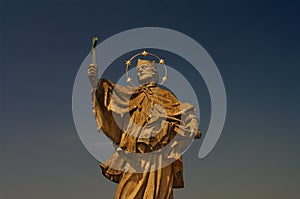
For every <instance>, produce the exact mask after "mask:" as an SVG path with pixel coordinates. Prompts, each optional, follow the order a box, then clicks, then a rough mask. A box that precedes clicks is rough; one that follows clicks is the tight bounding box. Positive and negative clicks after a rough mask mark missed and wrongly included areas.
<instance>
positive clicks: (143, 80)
mask: <svg viewBox="0 0 300 199" xmlns="http://www.w3.org/2000/svg"><path fill="white" fill-rule="evenodd" d="M155 75H156V69H155V68H154V66H153V65H152V64H142V65H139V66H137V76H138V80H139V82H140V84H147V83H150V82H155V79H154V77H155Z"/></svg>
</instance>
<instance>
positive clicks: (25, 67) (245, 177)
mask: <svg viewBox="0 0 300 199" xmlns="http://www.w3.org/2000/svg"><path fill="white" fill-rule="evenodd" d="M0 6H1V8H0V9H1V21H0V23H1V31H0V33H1V34H0V36H1V37H0V38H1V39H0V41H1V42H0V43H1V48H0V60H1V62H0V64H1V67H0V70H1V71H0V72H1V80H0V82H1V87H0V89H1V90H0V91H1V92H0V99H1V101H0V102H1V104H0V106H1V113H0V116H1V117H0V118H1V120H0V121H1V123H0V124H1V126H0V130H1V134H0V144H1V153H0V155H1V159H0V162H1V164H0V169H1V170H0V171H1V173H0V179H1V180H0V183H1V187H0V194H1V195H0V196H1V198H5V199H6V198H7V199H14V198H20V197H22V198H29V199H32V198H45V199H48V198H64V199H68V198H72V199H81V198H113V195H114V192H115V189H116V186H117V185H116V184H114V183H112V182H110V181H108V180H107V179H105V178H104V177H103V176H102V174H101V172H100V168H99V162H98V160H96V159H95V158H93V156H92V155H91V154H89V152H88V151H87V150H86V149H85V147H84V146H83V144H82V143H81V141H80V139H79V136H78V134H77V131H76V128H75V124H74V121H73V115H72V89H73V85H74V81H75V78H76V74H77V71H78V70H79V67H80V65H81V63H82V62H83V60H84V59H85V57H86V56H87V55H88V54H89V53H90V47H91V38H92V36H94V35H98V36H99V39H100V41H103V40H105V39H107V38H109V37H111V36H113V35H115V34H117V33H120V32H122V31H125V30H129V29H133V28H139V27H164V28H169V29H173V30H176V31H179V32H182V33H184V34H186V35H188V36H189V37H191V38H193V39H194V40H196V41H197V42H198V43H199V44H201V45H202V46H203V47H204V48H205V50H206V51H207V52H208V53H209V54H210V56H211V57H212V59H213V60H214V62H215V63H216V65H217V66H218V69H219V71H220V73H221V75H222V78H223V81H224V85H225V88H226V93H227V117H226V122H225V126H224V129H223V132H222V135H221V137H220V139H219V141H218V143H217V144H216V146H215V147H214V149H213V150H212V152H211V153H210V154H209V155H208V156H207V157H206V158H204V159H199V158H198V151H199V148H200V146H201V144H202V141H203V139H201V140H195V141H194V142H193V144H192V146H191V147H190V148H189V150H188V151H187V152H186V153H185V154H184V155H183V159H184V179H185V188H184V189H178V190H174V197H175V198H176V199H180V198H185V199H186V198H207V199H217V198H226V199H227V198H228V199H240V198H243V199H248V198H258V199H260V198H262V199H266V198H271V199H275V198H291V199H293V198H299V196H300V190H299V188H298V185H299V184H300V172H299V169H300V158H299V152H300V146H299V144H298V142H299V139H300V134H299V133H300V130H299V128H298V127H299V125H298V124H299V116H297V114H298V113H299V111H300V105H299V101H300V93H299V85H300V80H299V78H298V75H299V72H300V69H299V65H300V61H299V53H300V37H299V35H300V27H299V24H300V14H299V12H298V10H299V6H300V4H299V3H297V1H282V0H281V1H255V0H251V1H237V0H236V1H233V0H227V1H224V0H219V1H216V0H211V1H201V0H197V1H196V0H187V1H179V0H173V1H170V0H152V1H137V0H130V1H129V0H113V1H100V0H98V1H96V0H92V1H82V0H73V1H70V0H64V1H59V0H45V1H34V0H28V1H20V0H10V1H8V0H5V1H3V0H2V1H1V3H0ZM162 53H163V52H162ZM170 58H171V59H172V56H171V57H170ZM121 61H122V60H119V61H118V60H117V61H116V62H115V64H116V65H117V64H119V63H121ZM178 61H179V59H178V58H176V57H174V59H173V62H174V63H176V62H178ZM183 63H184V62H183ZM186 76H188V77H189V78H191V80H195V78H197V77H194V74H193V73H187V74H186ZM169 78H171V77H169ZM199 81H201V80H199ZM198 90H200V91H198ZM198 90H197V92H199V95H200V96H204V97H203V98H204V99H203V102H202V104H203V107H204V108H203V110H202V109H201V110H202V111H203V112H201V118H202V117H203V122H202V121H201V122H202V123H203V126H200V128H201V130H203V132H204V135H205V130H206V128H207V123H208V119H207V118H209V114H210V109H209V99H207V90H206V88H205V87H204V86H202V83H201V86H200V87H199V89H198Z"/></svg>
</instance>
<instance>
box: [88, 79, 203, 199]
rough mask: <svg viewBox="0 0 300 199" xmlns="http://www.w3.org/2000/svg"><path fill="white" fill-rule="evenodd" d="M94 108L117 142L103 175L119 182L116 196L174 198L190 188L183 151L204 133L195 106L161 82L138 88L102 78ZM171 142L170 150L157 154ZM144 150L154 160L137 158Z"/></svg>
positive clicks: (102, 127)
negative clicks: (176, 191)
mask: <svg viewBox="0 0 300 199" xmlns="http://www.w3.org/2000/svg"><path fill="white" fill-rule="evenodd" d="M93 109H94V113H95V118H96V122H97V125H98V130H102V132H103V133H104V134H105V135H106V136H108V137H109V138H110V139H111V140H112V141H113V143H114V145H115V146H116V151H115V153H114V154H113V155H112V156H111V157H110V158H109V159H108V160H107V161H105V162H102V163H101V164H100V167H101V169H102V174H103V175H104V176H105V177H106V178H108V179H109V180H111V181H113V182H116V183H118V187H117V191H116V194H115V199H172V198H173V188H183V187H184V181H183V163H182V156H181V154H182V152H183V148H187V147H188V145H189V144H190V142H187V141H185V140H187V139H186V138H187V137H190V138H191V137H192V138H200V135H201V133H200V131H199V130H198V122H196V123H195V120H196V121H197V117H196V114H195V111H196V110H195V108H194V107H193V106H192V105H190V104H188V103H180V102H179V101H178V100H177V98H176V97H175V96H174V95H173V94H172V93H171V92H170V91H168V90H166V89H162V88H161V87H159V86H158V85H157V84H156V83H149V84H146V85H142V86H139V87H132V86H121V85H118V84H114V83H112V82H111V81H109V80H106V79H100V80H99V82H98V85H97V88H96V90H95V93H94V97H93ZM192 129H193V130H192ZM195 129H196V131H195ZM175 137H176V139H175ZM170 144H171V146H170ZM167 146H168V150H167V152H164V153H157V154H155V155H151V154H152V153H153V152H160V151H162V150H163V149H165V148H167ZM127 153H128V154H127ZM124 154H125V155H124ZM130 154H133V156H130ZM144 154H150V155H149V156H147V158H148V159H146V160H144V159H143V156H141V159H140V158H136V155H144ZM131 157H132V158H131ZM166 160H169V163H168V161H166ZM165 162H167V163H166V164H164V163H165ZM118 168H120V169H118ZM124 168H126V169H125V170H124Z"/></svg>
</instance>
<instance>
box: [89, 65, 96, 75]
mask: <svg viewBox="0 0 300 199" xmlns="http://www.w3.org/2000/svg"><path fill="white" fill-rule="evenodd" d="M88 75H89V76H96V77H97V76H98V66H97V65H94V64H90V66H89V68H88Z"/></svg>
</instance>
